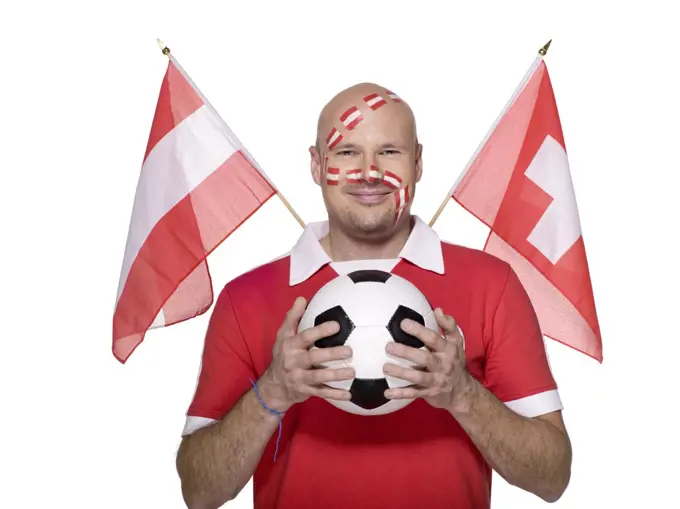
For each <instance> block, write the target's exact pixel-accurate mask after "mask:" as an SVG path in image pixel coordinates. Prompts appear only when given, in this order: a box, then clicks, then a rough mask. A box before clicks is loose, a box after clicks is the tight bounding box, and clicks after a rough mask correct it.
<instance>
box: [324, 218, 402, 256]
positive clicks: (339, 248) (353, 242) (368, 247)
mask: <svg viewBox="0 0 680 509" xmlns="http://www.w3.org/2000/svg"><path fill="white" fill-rule="evenodd" d="M329 226H330V228H329V231H328V235H326V236H325V237H324V238H322V239H321V241H320V243H321V247H323V249H324V250H325V251H326V253H327V254H328V256H330V258H331V259H332V260H333V261H335V262H344V261H350V260H383V259H392V258H397V257H398V256H399V253H401V250H402V249H403V247H404V244H406V241H407V240H408V237H409V235H410V234H411V230H412V228H413V218H412V217H410V218H409V221H405V222H404V223H403V225H402V226H400V227H399V228H398V229H397V230H395V231H393V232H391V234H390V235H389V236H387V237H385V239H384V240H380V241H375V242H371V241H369V240H365V239H361V238H355V237H352V236H351V235H347V234H346V233H345V232H343V231H342V230H341V229H340V228H337V227H333V224H332V223H331V224H330V225H329Z"/></svg>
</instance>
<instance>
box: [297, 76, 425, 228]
mask: <svg viewBox="0 0 680 509" xmlns="http://www.w3.org/2000/svg"><path fill="white" fill-rule="evenodd" d="M372 94H378V95H379V96H380V97H379V98H378V99H373V101H372V102H371V99H366V98H367V97H371V95H372ZM380 98H383V100H384V104H382V105H380V106H378V108H377V109H372V108H371V107H370V104H373V105H374V107H375V105H376V101H380ZM354 108H356V109H357V110H358V111H357V110H355V109H354ZM420 151H421V147H420V146H419V145H418V143H417V137H416V132H415V122H414V120H413V114H412V112H411V110H410V108H409V107H408V106H407V105H406V104H405V103H403V102H401V101H399V100H398V102H395V101H394V100H392V99H390V98H389V97H388V94H387V93H386V91H385V89H383V88H379V87H376V86H370V85H364V86H358V87H355V88H354V89H349V90H348V91H345V93H343V94H340V95H339V96H337V97H336V98H335V99H334V100H333V101H331V103H329V105H328V106H327V107H326V109H325V110H324V112H323V113H322V115H321V119H320V122H319V133H318V143H317V146H316V147H311V149H310V152H311V154H312V176H313V178H314V181H315V182H316V183H317V184H319V185H320V186H321V188H322V191H323V197H324V201H325V204H326V208H327V210H328V215H329V219H330V220H331V221H333V222H334V224H337V225H339V226H340V227H342V228H343V229H344V230H348V233H349V232H353V233H355V234H359V235H370V234H379V233H388V232H389V231H391V230H392V229H393V228H395V226H397V225H399V224H401V223H402V221H407V220H408V215H409V214H408V211H409V208H410V204H411V201H412V200H413V197H414V195H415V184H416V182H418V181H419V180H420V177H421V172H422V169H421V158H420Z"/></svg>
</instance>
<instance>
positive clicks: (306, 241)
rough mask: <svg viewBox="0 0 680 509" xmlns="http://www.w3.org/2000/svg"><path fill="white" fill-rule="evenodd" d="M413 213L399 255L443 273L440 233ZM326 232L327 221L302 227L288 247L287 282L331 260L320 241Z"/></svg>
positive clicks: (293, 282)
mask: <svg viewBox="0 0 680 509" xmlns="http://www.w3.org/2000/svg"><path fill="white" fill-rule="evenodd" d="M412 217H413V218H414V225H413V230H412V231H411V235H409V238H408V240H407V241H406V244H404V247H403V249H402V250H401V253H399V258H402V259H404V260H408V261H409V262H411V263H413V264H414V265H417V266H418V267H420V268H422V269H425V270H429V271H432V272H435V273H437V274H444V257H443V255H442V246H441V241H440V240H439V236H438V235H437V233H436V232H435V231H434V230H433V229H432V228H430V226H429V225H428V224H427V223H425V222H424V221H423V220H422V219H420V218H419V217H418V216H412ZM327 234H328V221H320V222H316V223H310V224H308V225H307V226H306V227H305V230H304V231H303V232H302V235H301V236H300V238H299V239H298V241H297V243H296V244H295V245H294V246H293V249H291V251H290V279H289V284H290V286H295V285H297V284H299V283H302V282H303V281H306V280H307V279H309V278H310V277H311V276H313V275H314V274H315V273H316V272H317V271H318V270H319V269H320V268H322V267H323V266H324V265H327V264H329V263H332V262H333V260H331V258H330V257H329V256H328V254H326V251H324V249H323V248H322V247H321V244H320V243H319V240H321V239H322V238H323V237H325V236H326V235H327Z"/></svg>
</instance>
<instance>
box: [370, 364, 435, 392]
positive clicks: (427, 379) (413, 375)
mask: <svg viewBox="0 0 680 509" xmlns="http://www.w3.org/2000/svg"><path fill="white" fill-rule="evenodd" d="M383 372H384V373H385V374H386V375H388V376H393V377H394V378H398V379H400V380H404V381H406V382H411V383H412V384H415V385H420V386H423V387H429V386H431V385H433V382H434V380H435V376H436V375H435V373H430V372H428V371H421V370H419V369H414V368H405V367H403V366H397V365H396V364H391V363H387V364H385V365H384V366H383Z"/></svg>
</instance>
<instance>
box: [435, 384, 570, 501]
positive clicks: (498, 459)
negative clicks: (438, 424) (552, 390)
mask: <svg viewBox="0 0 680 509" xmlns="http://www.w3.org/2000/svg"><path fill="white" fill-rule="evenodd" d="M449 411H450V412H451V415H453V417H454V418H455V419H456V420H457V421H458V423H459V424H460V425H461V427H462V428H463V429H464V430H465V431H466V432H467V434H468V436H469V437H470V439H471V440H472V441H473V443H474V444H475V445H476V446H477V448H478V449H479V451H480V452H481V453H482V455H483V456H484V458H485V459H486V461H487V462H488V463H489V465H491V467H493V469H494V470H495V471H496V472H498V474H499V475H501V476H502V477H503V478H504V479H505V480H506V481H507V482H508V483H510V484H512V485H513V486H517V487H518V488H522V489H524V490H526V491H529V492H531V493H533V494H535V495H537V496H539V497H540V498H542V499H543V500H545V501H546V502H555V501H557V500H558V499H559V498H560V497H561V496H562V494H563V493H564V491H565V490H566V488H567V486H568V484H569V479H570V477H571V457H572V451H571V442H570V440H569V436H568V434H567V431H566V429H565V426H564V422H563V420H562V414H561V412H559V411H558V412H551V413H548V414H545V415H543V416H539V417H535V418H526V417H522V416H521V415H519V414H517V413H515V412H514V411H513V410H511V409H510V408H508V407H507V405H505V404H504V403H502V402H500V401H499V400H498V399H497V398H496V397H495V396H494V395H493V394H491V392H489V391H488V390H487V389H486V388H484V386H482V385H481V384H480V383H479V382H478V381H477V380H475V379H474V378H473V377H471V376H470V384H469V386H468V389H467V390H466V391H465V393H464V394H462V395H461V397H460V398H459V399H458V400H457V402H456V403H455V405H454V406H452V408H450V409H449Z"/></svg>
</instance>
